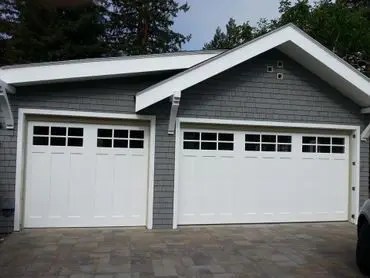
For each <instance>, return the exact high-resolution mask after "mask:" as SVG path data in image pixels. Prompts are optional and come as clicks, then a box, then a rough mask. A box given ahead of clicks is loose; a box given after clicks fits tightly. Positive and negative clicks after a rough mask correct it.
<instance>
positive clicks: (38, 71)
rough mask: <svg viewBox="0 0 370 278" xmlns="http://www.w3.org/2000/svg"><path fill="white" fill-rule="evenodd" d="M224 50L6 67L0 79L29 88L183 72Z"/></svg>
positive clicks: (0, 69)
mask: <svg viewBox="0 0 370 278" xmlns="http://www.w3.org/2000/svg"><path fill="white" fill-rule="evenodd" d="M223 51H224V50H215V51H214V50H211V51H187V52H175V53H166V54H153V55H140V56H139V55H138V56H125V57H113V58H96V59H81V60H71V61H60V62H47V63H35V64H26V65H15V66H5V67H2V68H0V79H1V80H3V81H4V82H6V83H7V84H12V85H30V84H42V83H49V82H61V81H74V80H89V79H98V78H104V77H116V76H117V77H118V76H130V75H135V74H143V73H151V72H160V71H171V70H183V69H188V68H190V67H192V66H194V65H196V64H198V63H200V62H203V61H205V60H207V59H209V58H212V57H214V56H216V55H218V54H220V53H221V52H223Z"/></svg>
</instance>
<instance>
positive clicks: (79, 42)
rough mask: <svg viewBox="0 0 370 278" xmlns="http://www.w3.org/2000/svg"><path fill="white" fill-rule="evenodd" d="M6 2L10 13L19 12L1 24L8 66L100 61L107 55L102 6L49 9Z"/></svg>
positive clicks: (19, 2) (24, 2) (33, 4)
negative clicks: (97, 59)
mask: <svg viewBox="0 0 370 278" xmlns="http://www.w3.org/2000/svg"><path fill="white" fill-rule="evenodd" d="M3 1H4V0H3ZM6 1H7V2H8V3H9V5H8V7H5V8H6V10H7V11H10V10H11V9H10V6H11V8H12V9H13V10H15V11H16V12H15V13H13V14H16V16H15V17H12V15H10V13H9V16H8V18H6V19H5V20H4V21H3V22H1V29H0V30H1V32H2V36H5V37H6V46H5V53H4V57H3V60H4V61H5V63H6V64H16V63H30V62H45V61H58V60H68V59H77V58H89V57H100V56H102V55H104V54H105V53H106V47H105V45H104V43H103V41H102V38H103V35H104V31H105V29H104V21H103V15H104V10H103V8H102V7H101V6H100V5H99V6H98V5H95V4H93V3H90V4H88V5H84V6H80V7H75V8H73V9H61V8H53V9H49V8H47V7H45V6H43V5H40V4H39V2H37V1H27V0H23V1H21V0H14V1H12V0H6ZM10 4H11V5H10ZM11 17H12V18H13V19H14V18H15V19H14V20H10V18H11Z"/></svg>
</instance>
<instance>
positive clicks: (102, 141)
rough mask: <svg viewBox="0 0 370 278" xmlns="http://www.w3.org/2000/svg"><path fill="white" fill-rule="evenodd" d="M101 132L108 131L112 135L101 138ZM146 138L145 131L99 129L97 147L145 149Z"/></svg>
mask: <svg viewBox="0 0 370 278" xmlns="http://www.w3.org/2000/svg"><path fill="white" fill-rule="evenodd" d="M99 131H101V132H103V131H106V132H108V133H109V134H110V135H109V136H108V135H107V136H99ZM144 136H145V134H144V131H143V130H128V129H107V128H99V129H98V130H97V147H99V148H120V149H122V148H123V149H128V148H130V149H143V148H144Z"/></svg>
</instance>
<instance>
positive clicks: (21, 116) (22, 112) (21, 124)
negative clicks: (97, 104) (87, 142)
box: [14, 108, 156, 231]
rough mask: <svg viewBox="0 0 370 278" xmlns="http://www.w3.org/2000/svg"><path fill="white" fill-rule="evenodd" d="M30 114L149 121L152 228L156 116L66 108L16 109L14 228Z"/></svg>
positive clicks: (17, 227) (19, 213) (18, 214)
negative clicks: (68, 109) (69, 109)
mask: <svg viewBox="0 0 370 278" xmlns="http://www.w3.org/2000/svg"><path fill="white" fill-rule="evenodd" d="M30 115H38V116H65V117H84V118H105V119H122V120H145V121H149V122H150V139H149V140H150V141H149V146H150V150H149V170H148V200H147V201H148V203H147V205H148V210H147V213H148V215H147V228H148V229H152V228H153V191H154V155H155V128H156V117H155V116H147V115H136V114H117V113H97V112H84V111H67V110H43V109H24V108H20V109H19V110H18V133H17V160H16V178H15V208H14V230H15V231H19V230H20V229H21V223H22V215H23V201H22V200H23V198H24V196H23V189H24V165H25V151H26V135H27V132H26V131H27V117H28V116H30Z"/></svg>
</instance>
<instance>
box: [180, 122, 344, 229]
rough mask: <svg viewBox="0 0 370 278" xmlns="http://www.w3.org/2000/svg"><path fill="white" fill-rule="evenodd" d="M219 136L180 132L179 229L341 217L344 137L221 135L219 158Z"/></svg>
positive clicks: (255, 133) (340, 218)
mask: <svg viewBox="0 0 370 278" xmlns="http://www.w3.org/2000/svg"><path fill="white" fill-rule="evenodd" d="M211 133H212V134H213V137H212V138H211V137H210V136H208V135H209V134H211ZM222 133H225V131H222V130H220V131H210V130H196V129H192V130H185V129H184V130H182V132H181V134H182V138H181V140H182V143H181V148H182V150H181V155H180V162H179V165H180V174H179V179H180V186H179V216H178V217H179V219H178V223H179V224H180V225H181V224H212V223H213V224H221V223H264V222H271V223H273V222H299V221H333V220H337V221H339V220H346V219H347V218H348V215H347V214H348V189H349V184H348V182H349V161H348V150H349V144H348V142H349V141H348V136H338V135H335V136H331V135H330V134H329V135H325V134H320V135H314V134H297V133H294V132H292V133H279V132H269V133H266V132H261V133H259V132H255V131H254V132H252V133H249V132H242V131H234V132H231V131H227V133H233V136H232V137H230V136H229V137H228V138H229V140H234V141H229V142H228V143H230V144H232V145H233V147H232V148H230V149H229V150H228V151H227V152H225V151H224V150H222V149H219V148H218V146H219V139H220V136H219V134H222ZM204 134H206V135H207V136H203V135H204ZM203 137H204V138H203ZM230 138H231V139H230ZM203 139H204V140H214V141H215V142H216V143H215V144H214V146H211V147H213V148H215V149H214V150H212V151H211V150H208V149H207V148H203V141H204V140H203Z"/></svg>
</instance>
